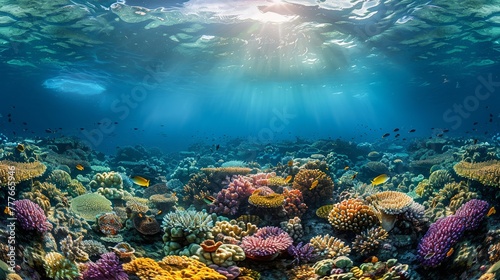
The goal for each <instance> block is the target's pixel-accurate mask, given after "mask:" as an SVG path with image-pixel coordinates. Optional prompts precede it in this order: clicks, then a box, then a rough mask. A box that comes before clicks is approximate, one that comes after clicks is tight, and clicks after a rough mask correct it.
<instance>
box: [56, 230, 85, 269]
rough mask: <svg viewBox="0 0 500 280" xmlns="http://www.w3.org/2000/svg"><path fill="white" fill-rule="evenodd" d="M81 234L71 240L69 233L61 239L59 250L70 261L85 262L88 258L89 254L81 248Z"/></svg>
mask: <svg viewBox="0 0 500 280" xmlns="http://www.w3.org/2000/svg"><path fill="white" fill-rule="evenodd" d="M82 240H83V236H80V237H79V238H77V239H75V240H73V238H72V237H71V235H68V236H67V237H66V238H64V239H63V240H61V251H62V252H63V255H64V256H65V257H66V258H67V259H68V260H70V261H79V262H85V261H88V260H89V255H88V254H87V253H86V252H85V251H84V250H83V249H84V245H83V243H82Z"/></svg>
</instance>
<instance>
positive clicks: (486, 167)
mask: <svg viewBox="0 0 500 280" xmlns="http://www.w3.org/2000/svg"><path fill="white" fill-rule="evenodd" d="M453 170H455V172H456V173H457V174H458V175H459V176H462V177H465V178H468V179H472V180H475V181H479V182H480V183H481V184H483V185H486V186H493V187H500V161H498V160H490V161H484V162H475V163H472V162H466V161H461V162H459V163H457V164H455V166H453Z"/></svg>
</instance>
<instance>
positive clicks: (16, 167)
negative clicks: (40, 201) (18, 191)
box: [0, 160, 47, 186]
mask: <svg viewBox="0 0 500 280" xmlns="http://www.w3.org/2000/svg"><path fill="white" fill-rule="evenodd" d="M46 169H47V167H46V166H45V164H43V163H41V162H39V161H35V162H14V161H9V160H2V161H0V186H7V184H8V182H13V183H15V184H19V182H22V181H26V180H29V179H32V178H36V177H39V176H42V175H43V173H44V172H45V170H46Z"/></svg>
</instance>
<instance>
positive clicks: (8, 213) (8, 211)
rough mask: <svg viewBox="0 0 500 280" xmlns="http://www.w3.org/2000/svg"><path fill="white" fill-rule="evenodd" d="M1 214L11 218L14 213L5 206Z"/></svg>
mask: <svg viewBox="0 0 500 280" xmlns="http://www.w3.org/2000/svg"><path fill="white" fill-rule="evenodd" d="M3 213H4V214H7V215H9V216H12V215H14V213H13V212H12V210H10V207H9V206H6V207H5V209H4V210H3Z"/></svg>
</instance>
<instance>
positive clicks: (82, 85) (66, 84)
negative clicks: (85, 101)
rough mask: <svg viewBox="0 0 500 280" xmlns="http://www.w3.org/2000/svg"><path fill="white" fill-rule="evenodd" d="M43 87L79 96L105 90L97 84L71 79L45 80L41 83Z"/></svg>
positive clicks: (99, 92) (56, 78)
mask: <svg viewBox="0 0 500 280" xmlns="http://www.w3.org/2000/svg"><path fill="white" fill-rule="evenodd" d="M43 86H44V87H45V88H48V89H52V90H54V91H57V92H61V93H75V94H80V95H96V94H101V93H102V92H104V91H105V90H106V88H105V87H104V86H102V85H101V84H99V83H96V82H93V81H89V80H79V79H75V78H71V77H55V78H52V79H47V80H45V82H43Z"/></svg>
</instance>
